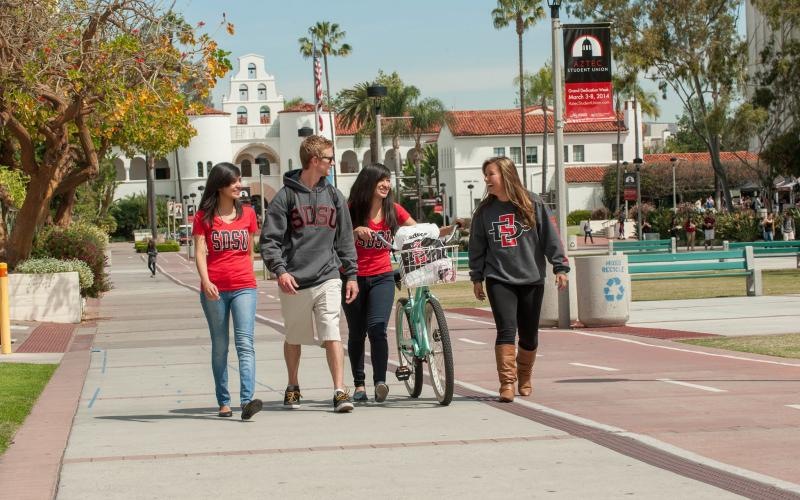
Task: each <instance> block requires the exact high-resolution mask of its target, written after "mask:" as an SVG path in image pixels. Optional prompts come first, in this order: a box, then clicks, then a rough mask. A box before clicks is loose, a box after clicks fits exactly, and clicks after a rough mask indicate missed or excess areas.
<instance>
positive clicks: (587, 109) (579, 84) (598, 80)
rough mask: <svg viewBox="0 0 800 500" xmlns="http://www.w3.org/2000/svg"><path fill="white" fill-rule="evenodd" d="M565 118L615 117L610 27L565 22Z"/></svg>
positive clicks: (592, 119)
mask: <svg viewBox="0 0 800 500" xmlns="http://www.w3.org/2000/svg"><path fill="white" fill-rule="evenodd" d="M563 28H564V91H565V92H564V98H565V101H566V106H565V110H564V119H565V120H566V121H567V122H568V123H585V122H598V121H615V120H616V119H617V117H616V114H615V113H614V93H613V90H612V88H611V27H610V25H609V24H608V23H598V24H565V25H564V26H563Z"/></svg>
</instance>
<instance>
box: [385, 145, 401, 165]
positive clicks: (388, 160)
mask: <svg viewBox="0 0 800 500" xmlns="http://www.w3.org/2000/svg"><path fill="white" fill-rule="evenodd" d="M394 155H395V149H394V148H392V149H389V150H388V151H386V154H385V155H384V156H383V164H384V165H385V166H386V167H388V168H389V170H394V166H395V156H394ZM397 156H398V157H399V158H400V167H401V168H402V167H403V155H402V154H400V153H399V151H398V153H397Z"/></svg>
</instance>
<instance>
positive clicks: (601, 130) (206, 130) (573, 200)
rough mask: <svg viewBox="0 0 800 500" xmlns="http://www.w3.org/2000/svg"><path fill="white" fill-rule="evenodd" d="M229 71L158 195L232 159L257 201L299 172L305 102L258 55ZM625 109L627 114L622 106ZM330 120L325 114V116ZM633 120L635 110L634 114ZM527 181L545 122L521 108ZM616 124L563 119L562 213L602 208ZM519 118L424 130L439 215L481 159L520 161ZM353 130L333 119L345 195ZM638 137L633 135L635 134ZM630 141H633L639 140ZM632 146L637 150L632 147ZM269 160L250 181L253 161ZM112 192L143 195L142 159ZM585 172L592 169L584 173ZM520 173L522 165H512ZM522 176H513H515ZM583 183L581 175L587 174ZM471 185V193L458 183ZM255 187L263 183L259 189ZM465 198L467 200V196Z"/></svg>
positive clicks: (483, 117)
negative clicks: (440, 194) (439, 189)
mask: <svg viewBox="0 0 800 500" xmlns="http://www.w3.org/2000/svg"><path fill="white" fill-rule="evenodd" d="M238 61H239V65H238V70H237V71H235V72H234V73H233V75H232V76H231V78H230V84H231V85H230V88H231V95H230V96H224V97H223V99H222V105H221V109H213V108H208V109H206V110H205V111H204V112H203V113H202V114H200V115H196V116H192V117H191V123H192V125H193V126H194V127H195V129H196V130H197V135H196V136H195V137H194V138H192V140H191V142H190V144H189V146H188V147H186V148H181V149H178V150H177V151H175V152H173V153H172V154H170V155H168V157H167V158H164V159H160V160H159V161H158V162H157V164H156V171H155V175H156V181H155V191H156V194H157V195H161V196H170V197H175V198H176V199H177V198H179V196H181V195H183V196H189V195H191V194H194V195H195V197H194V200H195V202H197V201H199V196H200V194H201V193H200V190H199V189H198V188H200V187H201V186H204V185H205V182H206V178H207V175H208V171H209V170H210V168H211V167H212V166H213V165H214V164H216V163H219V162H231V163H234V164H236V165H238V166H239V167H240V168H241V170H242V177H243V181H244V183H245V184H246V185H248V186H249V188H250V193H251V195H252V196H253V197H254V198H255V199H256V203H258V202H259V201H260V198H261V197H262V196H263V197H264V198H265V199H266V200H267V201H269V200H271V199H272V198H273V197H274V196H275V193H276V192H277V190H278V189H280V187H281V185H282V176H283V174H285V173H286V172H287V171H289V170H293V169H297V168H300V159H299V155H298V150H299V146H300V143H301V141H302V139H303V138H302V137H299V136H298V131H299V129H301V128H304V127H309V128H312V129H313V128H314V125H315V123H314V107H313V105H311V104H301V105H299V106H296V107H293V108H291V109H284V97H283V95H282V94H280V93H279V92H278V87H277V85H276V82H275V77H274V76H273V75H270V74H269V73H267V71H266V66H265V64H264V58H263V57H262V56H260V55H257V54H247V55H243V56H241V57H239V58H238ZM629 110H630V111H629ZM631 111H632V107H628V106H626V107H625V111H624V113H622V115H621V117H620V118H621V120H620V123H619V126H620V134H621V147H620V151H619V153H620V158H621V159H625V160H628V161H632V160H633V158H634V157H635V156H637V155H636V154H635V151H634V138H633V134H631V133H630V131H631V130H633V129H634V127H633V123H634V122H633V115H632V112H631ZM322 119H323V129H322V130H321V131H320V132H319V133H320V134H321V135H324V136H326V137H328V138H330V137H331V131H330V126H329V116H328V113H327V111H326V110H325V111H324V112H323V113H322ZM338 121H339V120H337V119H336V117H334V122H335V123H336V122H338ZM548 122H549V125H548V130H549V131H550V135H549V141H548V142H549V145H548V163H549V166H548V171H547V172H548V173H547V177H548V184H547V185H548V190H553V189H554V188H555V185H554V181H553V173H554V169H553V135H552V130H553V119H552V113H548ZM639 123H640V124H641V123H642V122H641V116H640V117H639ZM526 124H527V125H526V129H527V131H528V134H529V135H528V137H527V149H528V151H527V154H528V159H529V161H528V164H529V168H528V182H529V187H530V189H531V190H532V191H534V192H537V193H538V192H539V191H541V177H542V156H543V155H542V131H543V128H544V121H543V120H542V110H541V108H540V107H536V106H533V107H530V108H528V112H527V118H526ZM617 125H618V124H617V122H598V123H588V124H567V125H566V128H565V133H564V143H565V146H564V147H565V165H566V174H567V175H566V176H567V183H568V186H569V202H568V203H569V210H575V209H580V208H597V207H599V206H600V205H601V201H600V199H601V195H602V188H601V186H600V184H599V182H598V181H597V175H598V174H597V172H599V171H601V169H602V168H603V167H605V166H607V165H610V164H612V163H614V162H615V161H616V155H617V150H616V141H617ZM519 132H520V117H519V110H518V109H514V108H511V109H505V110H485V111H454V112H453V123H452V126H447V125H445V126H444V127H442V129H441V130H431V131H430V133H429V134H426V135H424V136H423V137H422V138H421V140H422V143H423V144H425V143H431V142H437V143H438V151H439V164H440V169H439V172H440V179H439V181H440V182H443V183H445V184H446V195H447V203H446V206H447V211H448V212H449V214H450V215H452V216H463V217H466V216H469V214H470V212H471V207H472V206H473V204H474V200H475V199H479V198H481V197H482V196H483V193H484V190H485V186H484V184H483V176H482V174H481V165H482V163H483V161H484V160H485V159H486V158H489V157H491V156H497V155H506V156H509V157H511V158H512V159H514V160H515V161H517V162H518V164H520V165H521V151H520V147H519V142H520V141H519ZM354 134H355V130H354V129H352V128H349V129H348V128H345V127H344V126H342V124H341V123H338V124H336V136H335V155H336V185H337V187H338V188H339V189H340V190H341V191H342V192H343V193H344V194H345V195H347V194H348V193H349V190H350V187H351V186H352V184H353V182H354V180H355V177H356V176H357V174H358V172H359V170H360V169H361V167H362V166H363V165H364V164H365V162H368V161H369V160H368V159H369V144H368V141H364V144H359V146H358V147H356V146H355V144H354ZM640 139H641V137H640ZM391 142H392V141H391V138H390V137H386V136H384V144H385V145H384V148H383V150H384V153H383V154H382V157H383V163H384V164H385V165H387V166H388V167H389V168H390V170H394V165H395V158H396V156H399V160H400V162H401V163H402V162H404V161H405V160H406V157H407V155H408V154H409V151H411V150H412V149H413V148H414V142H413V141H412V140H411V139H400V140H399V148H398V150H397V152H398V154H397V155H395V150H393V149H392V147H391ZM639 144H642V141H641V140H640V142H639ZM640 148H641V146H640ZM262 159H266V160H268V163H269V166H268V167H267V169H266V171H265V172H264V175H263V176H261V178H260V179H259V163H260V162H261V161H262ZM115 163H116V168H117V179H118V180H119V181H120V185H119V187H118V188H117V192H116V198H122V197H125V196H128V195H130V194H133V193H144V192H145V191H146V171H145V160H144V156H143V155H142V156H136V157H134V158H126V157H124V156H120V157H119V158H117V160H116V162H115ZM583 169H591V170H583ZM520 170H521V168H520ZM520 173H521V172H520ZM587 179H588V180H590V181H586V180H587ZM470 184H471V185H472V186H473V189H472V192H471V193H470V190H469V189H468V188H467V186H468V185H470ZM262 186H263V188H262ZM471 200H472V201H471Z"/></svg>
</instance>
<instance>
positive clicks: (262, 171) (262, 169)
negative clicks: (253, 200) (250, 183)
mask: <svg viewBox="0 0 800 500" xmlns="http://www.w3.org/2000/svg"><path fill="white" fill-rule="evenodd" d="M258 160H259V162H258V192H259V193H258V194H260V195H261V223H262V224H263V223H264V207H265V205H266V198H264V181H262V180H261V176H262V175H268V174H269V159H267V158H266V157H263V156H262V157H261V158H258Z"/></svg>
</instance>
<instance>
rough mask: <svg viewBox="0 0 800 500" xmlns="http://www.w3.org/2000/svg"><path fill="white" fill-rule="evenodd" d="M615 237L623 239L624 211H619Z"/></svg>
mask: <svg viewBox="0 0 800 500" xmlns="http://www.w3.org/2000/svg"><path fill="white" fill-rule="evenodd" d="M617 238H618V239H620V240H624V239H625V213H624V212H622V211H620V213H619V217H617Z"/></svg>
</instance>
